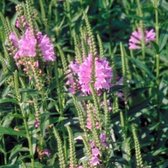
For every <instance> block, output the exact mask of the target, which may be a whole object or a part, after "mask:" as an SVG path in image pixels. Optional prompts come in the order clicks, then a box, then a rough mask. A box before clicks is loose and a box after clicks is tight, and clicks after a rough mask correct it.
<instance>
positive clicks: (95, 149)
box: [92, 147, 100, 156]
mask: <svg viewBox="0 0 168 168" xmlns="http://www.w3.org/2000/svg"><path fill="white" fill-rule="evenodd" d="M99 155H100V151H99V149H98V148H97V147H95V148H93V149H92V156H99Z"/></svg>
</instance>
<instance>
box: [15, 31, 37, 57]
mask: <svg viewBox="0 0 168 168" xmlns="http://www.w3.org/2000/svg"><path fill="white" fill-rule="evenodd" d="M36 44H37V40H36V39H35V37H34V35H33V33H32V31H31V30H29V29H27V30H26V32H25V34H24V35H23V37H22V38H21V39H20V40H19V42H18V48H19V49H18V51H17V52H16V54H15V56H14V58H15V59H18V58H21V57H35V56H36Z"/></svg>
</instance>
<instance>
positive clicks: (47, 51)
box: [37, 32, 56, 61]
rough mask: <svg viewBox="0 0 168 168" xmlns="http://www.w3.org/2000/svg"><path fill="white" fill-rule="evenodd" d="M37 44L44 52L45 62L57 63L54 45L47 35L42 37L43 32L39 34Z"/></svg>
mask: <svg viewBox="0 0 168 168" xmlns="http://www.w3.org/2000/svg"><path fill="white" fill-rule="evenodd" d="M37 42H38V45H39V47H40V50H41V52H42V56H43V59H44V61H55V59H56V56H55V53H54V45H53V44H52V43H51V41H50V39H49V37H48V36H47V35H42V33H41V32H38V33H37Z"/></svg>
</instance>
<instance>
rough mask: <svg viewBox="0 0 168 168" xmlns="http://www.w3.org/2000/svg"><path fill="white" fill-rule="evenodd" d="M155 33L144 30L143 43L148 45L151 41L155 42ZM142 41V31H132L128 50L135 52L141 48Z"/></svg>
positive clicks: (152, 30)
mask: <svg viewBox="0 0 168 168" xmlns="http://www.w3.org/2000/svg"><path fill="white" fill-rule="evenodd" d="M155 36H156V34H155V32H154V29H151V30H150V31H148V30H146V31H145V32H144V42H145V44H149V42H151V41H155ZM142 40H143V35H142V31H141V29H140V28H139V29H138V30H137V31H134V32H133V33H132V34H131V37H130V39H129V49H131V50H136V49H140V48H141V41H142Z"/></svg>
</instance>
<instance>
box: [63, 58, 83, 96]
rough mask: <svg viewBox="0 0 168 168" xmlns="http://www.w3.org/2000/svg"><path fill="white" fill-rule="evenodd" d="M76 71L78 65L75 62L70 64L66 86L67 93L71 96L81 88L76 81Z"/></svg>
mask: <svg viewBox="0 0 168 168" xmlns="http://www.w3.org/2000/svg"><path fill="white" fill-rule="evenodd" d="M78 71H79V64H78V63H77V62H76V61H75V62H71V63H70V64H69V70H68V75H67V82H66V84H67V85H68V87H69V88H68V90H69V92H70V93H72V94H75V93H76V92H77V91H78V90H80V88H81V87H80V84H79V80H78V75H77V73H78Z"/></svg>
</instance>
